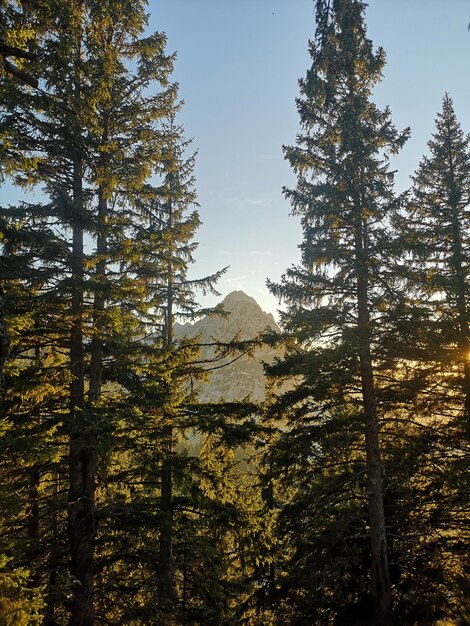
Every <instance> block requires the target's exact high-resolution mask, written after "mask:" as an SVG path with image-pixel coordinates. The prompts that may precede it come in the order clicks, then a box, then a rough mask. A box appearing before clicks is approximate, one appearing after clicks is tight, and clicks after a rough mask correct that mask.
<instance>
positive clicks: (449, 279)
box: [400, 94, 470, 432]
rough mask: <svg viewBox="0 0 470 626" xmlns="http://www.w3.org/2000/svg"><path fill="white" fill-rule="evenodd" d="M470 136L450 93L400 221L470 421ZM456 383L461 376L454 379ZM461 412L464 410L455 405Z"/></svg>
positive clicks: (416, 286)
mask: <svg viewBox="0 0 470 626" xmlns="http://www.w3.org/2000/svg"><path fill="white" fill-rule="evenodd" d="M469 144H470V138H469V137H468V136H465V135H464V133H463V131H462V129H461V127H460V125H459V123H458V121H457V118H456V115H455V112H454V108H453V103H452V100H451V98H450V97H449V96H448V95H447V94H446V95H445V97H444V100H443V107H442V112H441V113H440V114H439V115H438V117H437V120H436V133H435V134H434V135H433V137H432V139H431V140H430V141H429V143H428V146H429V150H430V154H429V156H425V157H423V159H422V161H421V163H420V165H419V167H418V169H417V171H416V173H415V175H414V176H413V187H412V198H411V200H410V202H409V204H408V207H407V213H406V217H405V219H404V220H401V222H400V223H401V227H402V232H403V235H404V237H405V239H406V244H407V249H408V253H409V254H410V255H411V264H410V270H411V271H410V274H409V277H410V279H411V280H410V287H411V288H412V289H413V292H415V293H416V296H417V298H418V299H419V302H420V303H421V305H422V307H423V308H424V309H425V310H426V311H427V313H428V318H429V320H430V322H431V323H432V324H434V333H435V339H434V345H435V349H438V350H440V351H441V354H440V359H441V360H443V361H445V362H447V363H450V362H453V363H456V364H458V367H459V370H460V373H459V374H458V377H459V378H460V382H459V383H458V385H459V386H460V389H461V391H460V393H459V398H458V400H457V402H461V409H460V412H461V414H462V417H463V423H466V424H467V426H466V428H467V432H468V429H469V426H468V424H469V420H470V364H469V360H468V351H469V303H468V298H469V293H468V289H469V287H468V283H469V280H468V278H469V259H468V255H467V253H466V250H467V247H468V245H467V244H468V231H469V223H468V220H469V214H468V207H469V203H470V196H469V193H470V192H469V188H470V185H469V180H470V151H469ZM452 382H453V383H454V382H457V381H456V380H455V381H454V380H453V381H452ZM456 410H459V409H458V408H457V407H456Z"/></svg>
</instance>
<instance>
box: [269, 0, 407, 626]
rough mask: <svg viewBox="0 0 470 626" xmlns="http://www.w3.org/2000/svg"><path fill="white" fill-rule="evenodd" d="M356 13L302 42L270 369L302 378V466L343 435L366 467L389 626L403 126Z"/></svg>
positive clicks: (342, 7) (344, 2)
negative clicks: (293, 177) (276, 353)
mask: <svg viewBox="0 0 470 626" xmlns="http://www.w3.org/2000/svg"><path fill="white" fill-rule="evenodd" d="M364 10H365V5H364V4H363V3H362V2H359V1H357V0H338V1H337V2H334V3H333V5H332V13H331V24H330V26H329V28H327V30H326V35H325V37H324V39H323V41H322V47H321V48H319V46H318V42H316V41H315V42H311V43H310V54H311V58H312V66H311V69H310V70H309V71H308V73H307V77H306V79H304V80H301V81H300V90H301V95H302V97H301V98H300V99H299V100H298V101H297V105H298V111H299V115H300V119H301V125H302V130H303V132H302V134H300V135H299V136H298V140H297V146H294V147H287V148H285V155H286V158H287V159H288V160H289V162H290V164H291V166H292V168H293V170H294V172H295V173H296V174H297V187H296V188H295V189H291V190H289V189H286V190H285V194H286V197H287V198H288V199H289V200H290V202H291V204H292V207H293V214H297V215H300V217H301V220H302V227H303V232H304V239H303V242H302V244H301V251H302V264H301V265H300V266H297V267H293V268H291V269H289V270H288V271H287V273H286V275H285V276H284V277H283V280H282V282H281V283H280V284H277V285H274V284H270V288H271V290H272V292H273V293H274V294H275V295H277V296H278V297H279V298H280V299H282V300H283V301H284V302H285V303H286V304H287V305H288V311H287V313H286V314H285V315H283V317H282V321H283V324H284V328H285V330H286V331H287V332H288V333H290V334H291V335H293V336H295V337H296V338H297V340H298V342H299V343H298V345H294V346H293V348H292V350H291V352H290V354H288V357H287V360H286V363H285V365H284V366H282V367H281V366H279V368H278V371H279V373H282V374H286V373H290V374H294V375H297V376H300V377H301V381H302V380H303V382H299V385H298V388H297V391H296V392H292V393H290V394H288V395H286V396H285V398H284V400H283V402H285V403H286V405H285V410H286V411H288V412H289V414H292V417H291V418H290V419H291V420H292V430H291V431H290V432H291V434H288V433H286V434H285V436H284V437H283V439H285V440H286V441H288V440H289V439H292V441H291V444H290V448H291V449H292V448H293V446H294V443H293V441H297V442H298V443H297V444H296V445H298V446H299V448H298V454H299V455H302V456H301V459H302V460H300V459H299V463H301V464H302V465H303V464H306V465H307V466H308V465H309V458H310V459H311V460H312V461H311V462H312V464H313V463H314V459H315V456H316V455H317V454H318V455H320V456H321V454H325V453H327V452H328V450H331V451H333V450H334V449H335V448H331V446H332V445H336V446H345V445H346V446H347V444H346V441H347V440H348V438H349V441H350V448H349V454H348V447H345V448H343V453H344V454H346V455H347V456H348V458H347V459H345V463H347V464H351V463H352V464H353V466H354V465H356V466H357V464H358V463H361V462H364V466H365V472H366V477H367V481H366V485H365V486H364V487H365V492H366V494H367V502H368V513H367V525H368V527H369V531H368V534H369V545H370V576H371V590H372V591H371V592H372V602H373V606H374V614H375V623H376V624H391V623H392V605H391V583H390V574H389V567H388V560H387V537H386V522H385V515H384V490H383V476H382V472H383V468H382V460H381V450H380V438H379V421H380V419H381V418H382V417H383V416H382V415H381V414H380V410H379V409H378V407H377V378H376V376H377V366H378V365H377V356H376V355H375V354H374V351H375V350H376V349H377V348H376V346H377V343H378V340H379V337H380V323H381V320H380V311H381V307H382V305H383V301H384V286H383V283H384V274H383V263H384V262H385V259H387V256H388V255H390V254H391V250H392V248H393V246H392V239H391V236H390V233H389V230H388V220H389V218H390V216H391V214H392V211H393V209H395V208H396V205H397V198H396V196H395V193H394V190H393V173H392V172H391V171H390V169H389V156H390V155H391V154H395V153H397V152H398V151H399V150H400V148H401V146H402V145H403V143H404V142H405V141H406V139H407V136H408V131H404V132H402V133H399V132H397V131H396V129H395V128H394V126H393V125H392V123H391V120H390V111H389V110H388V109H385V110H383V111H381V110H379V109H378V108H377V107H376V106H375V105H374V104H373V102H372V101H371V95H372V90H373V88H374V86H375V85H376V84H377V83H378V82H379V81H380V79H381V76H382V70H383V67H384V64H385V54H384V51H383V50H382V49H380V48H379V49H378V50H377V51H376V52H374V51H373V48H372V43H371V42H370V40H369V39H368V38H367V36H366V27H365V23H364ZM289 407H290V408H289ZM296 407H297V408H296ZM276 410H277V409H276ZM335 424H336V425H335ZM359 424H362V428H361V429H362V433H363V434H362V436H361V434H360V431H358V426H359ZM303 427H304V428H303ZM335 429H338V437H337V438H336V439H337V442H336V444H334V443H333V442H334V440H335V436H334V432H335ZM309 431H310V434H309ZM348 432H349V436H348ZM326 437H327V438H326ZM362 437H364V440H363V441H362V442H361V439H362ZM341 441H342V442H343V443H341ZM336 449H337V448H336ZM359 451H360V452H359ZM338 454H339V451H338ZM362 454H363V455H364V457H365V458H364V459H363V461H362V460H361V459H362ZM345 467H346V465H345ZM309 475H310V474H309ZM325 478H326V477H325ZM337 478H338V479H339V480H340V484H341V482H342V479H341V478H340V477H339V476H338V477H337ZM331 479H332V480H335V477H334V474H333V475H332V476H331ZM302 482H303V481H302ZM305 488H306V489H307V490H308V484H305ZM330 488H331V486H330V487H327V485H326V483H324V485H323V487H321V489H327V492H329V489H330ZM313 491H314V490H313ZM327 492H326V493H327ZM299 493H300V492H299ZM326 493H325V494H324V496H323V497H325V496H326ZM352 493H354V490H353V491H352ZM312 497H313V496H312ZM327 532H331V531H327ZM317 566H321V565H320V564H318V565H317Z"/></svg>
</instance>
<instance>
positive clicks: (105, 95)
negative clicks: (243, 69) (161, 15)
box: [0, 0, 470, 626]
mask: <svg viewBox="0 0 470 626" xmlns="http://www.w3.org/2000/svg"><path fill="white" fill-rule="evenodd" d="M312 8H313V9H314V11H315V30H314V31H313V32H312V35H311V41H310V42H309V43H308V46H309V54H310V66H309V68H308V70H307V72H306V75H305V77H304V78H302V79H301V80H300V81H299V89H300V94H299V97H298V99H297V101H296V105H297V110H298V115H299V132H298V135H297V138H296V140H295V143H293V144H292V145H288V146H284V148H283V151H284V156H285V158H286V160H287V162H288V163H289V165H290V167H291V168H292V171H293V172H294V174H295V176H296V183H295V185H294V186H293V187H292V188H290V187H289V188H287V187H286V188H284V190H283V191H284V195H285V197H286V198H287V200H288V201H289V203H290V206H291V210H292V214H293V216H294V217H296V218H297V219H299V220H300V222H301V226H302V239H301V241H300V242H299V244H300V245H299V247H300V251H301V258H300V261H299V263H298V264H296V265H293V266H291V267H289V268H287V269H286V270H285V273H284V275H283V276H282V278H281V279H280V280H279V281H277V282H276V281H272V280H269V278H268V288H269V290H270V291H271V293H272V294H274V295H275V296H276V297H277V298H278V300H279V302H280V306H281V309H280V320H279V326H277V325H276V324H275V323H274V319H273V318H272V316H266V315H265V314H264V313H262V312H261V311H260V310H259V313H258V312H257V313H256V315H259V319H260V320H263V319H265V317H266V318H268V317H269V319H270V320H272V323H271V321H269V323H266V327H265V328H261V327H260V325H261V322H260V323H258V325H256V327H255V325H253V324H252V325H250V320H249V319H247V320H246V324H245V326H244V327H243V328H242V327H241V326H240V328H238V322H237V323H230V319H232V320H233V319H234V317H232V318H230V315H231V313H230V312H231V311H232V313H233V310H238V309H237V308H236V307H239V308H240V307H241V309H243V307H244V306H247V305H246V302H247V301H249V302H250V304H249V306H251V307H252V306H255V305H256V303H254V305H253V302H254V301H251V298H247V297H246V296H245V295H244V294H242V296H240V294H238V295H235V297H233V294H231V299H230V297H229V299H227V301H226V306H225V308H224V306H215V307H213V308H212V309H210V310H208V309H206V308H202V307H201V306H200V305H199V297H200V294H205V293H212V294H215V295H218V294H217V281H218V280H219V279H220V278H221V276H223V274H224V273H225V272H226V271H227V268H224V267H216V268H214V270H213V273H212V275H210V276H201V277H199V278H192V273H190V272H189V268H190V266H191V264H192V263H193V261H194V253H195V249H196V246H197V243H196V239H197V234H196V233H197V230H198V227H199V226H200V218H199V214H198V201H197V193H196V188H197V181H196V180H195V176H194V168H195V163H196V158H197V150H196V146H195V145H193V142H192V140H190V139H188V138H187V136H186V133H185V129H184V128H183V127H182V125H181V123H180V122H179V119H180V117H179V116H180V113H181V109H182V107H183V106H185V105H184V104H183V102H182V101H181V98H180V96H179V92H178V84H177V83H176V82H175V81H174V79H173V75H172V73H173V66H174V61H175V55H173V54H171V53H169V52H168V49H169V46H168V42H167V38H166V35H165V34H164V33H162V32H156V33H150V34H149V32H148V14H147V6H146V2H145V0H132V1H127V0H99V1H98V0H69V1H68V2H58V1H57V0H2V1H1V2H0V11H1V13H0V60H1V64H0V178H1V181H2V182H3V183H5V182H6V183H8V184H9V185H13V186H15V188H16V189H17V190H18V193H19V194H20V195H21V197H22V200H21V201H20V202H18V203H17V204H15V205H10V204H7V203H4V202H3V201H0V390H1V401H0V420H1V421H0V534H1V541H0V626H27V625H35V624H36V625H40V624H41V625H44V626H62V625H66V624H68V625H69V626H91V625H92V624H110V625H111V624H113V625H114V624H128V625H147V624H148V625H156V626H165V625H168V626H191V625H193V626H197V625H203V624H204V625H206V626H209V625H213V626H230V625H233V626H235V625H239V624H241V625H243V624H245V625H247V626H276V625H283V626H286V625H289V626H311V625H316V624H318V625H333V626H360V625H362V626H392V625H396V626H399V625H405V626H406V625H409V626H420V625H421V626H425V625H426V626H427V625H436V626H464V625H465V624H468V623H470V585H469V580H470V572H469V563H470V551H469V545H470V532H469V521H470V517H469V498H468V495H469V467H470V464H469V452H470V326H469V322H470V137H469V135H468V134H466V132H465V130H464V129H463V128H462V127H461V125H460V123H459V120H458V119H457V116H456V113H455V110H454V105H453V101H452V98H451V95H450V94H448V93H443V99H442V108H441V110H440V111H439V112H437V114H436V115H437V117H436V120H435V129H434V132H433V134H432V136H431V137H430V138H429V143H428V150H427V153H426V155H424V156H423V157H422V159H421V161H420V162H419V163H416V165H415V172H414V175H413V177H412V184H411V187H410V189H408V190H407V191H405V192H403V193H397V192H396V190H395V185H394V180H395V175H396V172H395V171H394V169H393V168H392V166H391V159H392V158H393V157H394V156H395V155H397V154H398V153H399V152H400V150H401V149H402V147H403V146H404V145H405V143H406V141H407V139H408V138H409V135H410V129H403V130H402V129H397V128H396V127H395V125H394V123H393V120H392V113H391V111H390V110H389V109H388V108H387V107H386V108H379V107H378V106H377V105H376V104H375V103H374V93H375V89H376V87H377V85H378V84H379V83H380V81H381V80H382V78H383V75H384V72H385V71H386V67H385V52H384V50H383V49H382V48H380V47H379V48H375V46H374V44H373V43H372V41H371V40H370V39H369V38H368V35H367V29H366V4H365V3H364V2H362V1H361V0H315V1H314V2H313V3H312ZM306 45H307V42H306ZM170 48H171V47H170ZM260 80H262V77H260ZM195 143H197V138H196V141H195ZM279 149H280V150H281V146H280V147H279ZM32 192H34V193H32ZM190 276H191V277H190ZM240 298H241V300H240ZM229 300H230V303H231V304H230V306H229ZM240 301H241V302H242V304H240ZM256 306H257V305H256ZM231 307H234V308H231ZM241 309H240V310H241ZM248 309H249V307H248ZM248 309H247V310H248ZM258 309H259V307H258ZM198 320H203V321H202V322H201V321H198ZM207 320H209V322H211V323H212V322H213V324H214V326H212V325H211V323H209V322H207ZM227 320H229V321H227ZM216 327H219V328H224V335H223V336H221V335H220V336H216V333H215V331H214V332H213V331H212V328H216ZM184 329H186V330H184ZM244 329H245V330H244ZM246 329H248V331H247V330H246ZM260 355H261V356H260ZM263 355H264V356H263ZM266 355H268V356H266ZM250 359H251V361H250ZM260 359H263V361H265V362H264V363H263V367H264V371H265V377H266V379H265V383H266V390H267V392H266V393H265V392H264V389H262V390H261V391H260V392H259V393H255V392H254V391H253V390H254V389H255V386H256V385H258V387H256V389H258V388H259V389H261V387H260V385H259V382H258V379H257V378H256V377H257V376H258V375H259V370H260V366H259V361H260ZM250 363H251V364H256V366H255V365H253V367H252V366H251V365H250ZM241 364H244V365H243V367H244V368H245V369H243V367H242V365H241ZM229 367H231V368H232V369H231V370H230V372H232V374H231V375H232V377H233V376H236V377H237V385H238V386H237V385H235V387H233V385H232V386H230V385H227V387H224V386H223V385H224V384H225V383H224V382H223V381H224V380H226V379H224V376H223V372H224V371H225V370H224V368H229ZM237 368H238V369H237ZM233 372H235V373H236V374H233ZM243 372H244V373H243ZM250 372H251V373H250ZM244 375H245V376H246V377H247V379H248V380H249V379H250V377H251V378H252V380H249V383H250V384H251V383H253V384H251V386H250V384H247V385H246V386H247V389H246V390H245V392H244V390H243V385H242V384H241V381H242V380H243V378H242V377H243V376H244ZM211 376H212V378H211ZM255 378H256V380H255ZM211 380H212V381H213V382H212V384H213V387H212V389H211V392H210V393H209V392H208V391H207V390H208V387H207V381H211ZM214 381H215V382H214ZM232 382H233V381H232ZM233 388H237V390H238V389H239V392H238V391H237V394H236V395H238V396H239V397H236V398H234V397H232V396H233V394H232V393H231V391H227V390H231V389H233ZM227 396H228V397H227ZM194 441H197V446H194Z"/></svg>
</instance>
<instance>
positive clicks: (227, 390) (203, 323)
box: [174, 291, 280, 403]
mask: <svg viewBox="0 0 470 626" xmlns="http://www.w3.org/2000/svg"><path fill="white" fill-rule="evenodd" d="M222 305H223V307H224V309H225V311H226V312H227V313H228V314H229V315H227V316H226V317H225V316H220V315H217V316H206V317H204V318H203V319H201V320H199V321H197V322H195V323H194V324H191V323H186V324H175V328H174V332H175V335H176V336H177V337H186V338H188V339H194V338H195V337H198V336H199V339H200V341H201V343H210V342H211V341H213V340H214V339H215V340H218V341H222V342H229V341H230V340H231V339H233V338H234V337H235V336H236V335H238V336H239V339H242V340H248V339H254V338H255V337H256V336H257V335H258V334H259V333H260V332H262V331H264V330H266V329H271V330H275V331H279V327H278V325H277V324H276V322H275V320H274V317H273V316H272V314H271V313H266V312H265V311H263V310H262V309H261V307H260V306H259V304H258V303H257V302H256V300H255V299H254V298H252V297H250V296H248V295H247V294H246V293H244V292H243V291H232V292H231V293H229V294H228V296H227V297H226V298H225V299H224V300H223V302H222ZM204 352H205V354H204V356H206V357H208V356H210V355H211V354H212V352H211V349H210V348H205V349H204ZM279 355H280V352H279V350H276V349H273V348H271V347H269V346H262V347H261V348H257V349H256V350H255V351H254V354H253V356H252V357H250V356H246V355H244V356H242V357H241V358H240V359H238V360H236V361H234V362H233V363H230V364H228V365H226V366H225V367H222V368H219V369H216V370H214V371H212V372H210V373H209V374H208V376H209V379H208V381H207V382H198V383H197V389H196V390H197V392H198V397H199V400H200V402H203V403H205V402H218V401H220V400H225V401H227V402H234V401H240V400H243V399H245V398H247V397H249V399H250V400H253V401H262V400H264V398H265V376H264V369H263V365H262V362H267V363H271V362H272V361H273V359H274V358H275V357H276V356H279Z"/></svg>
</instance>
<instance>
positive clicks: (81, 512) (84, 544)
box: [68, 159, 96, 626]
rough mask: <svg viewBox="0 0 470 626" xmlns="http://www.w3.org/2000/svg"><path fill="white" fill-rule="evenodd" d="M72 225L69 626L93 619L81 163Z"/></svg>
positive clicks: (91, 478)
mask: <svg viewBox="0 0 470 626" xmlns="http://www.w3.org/2000/svg"><path fill="white" fill-rule="evenodd" d="M73 201H74V205H75V212H76V217H75V224H74V226H73V242H72V290H73V291H72V329H71V333H70V361H71V366H70V367H71V373H72V382H71V384H70V418H71V432H70V457H69V480H70V484H69V493H68V536H69V545H70V556H71V565H70V571H71V575H72V599H71V602H70V620H69V624H70V626H79V625H80V626H89V625H91V624H93V620H94V609H93V575H94V571H93V570H94V549H95V536H96V515H95V477H94V474H93V462H92V461H93V459H92V456H93V453H92V449H91V446H90V442H89V441H88V437H87V433H86V427H87V425H86V420H85V414H84V349H83V278H84V270H83V267H84V254H83V225H82V220H83V189H82V163H81V161H80V160H79V159H76V160H75V163H74V171H73Z"/></svg>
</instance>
